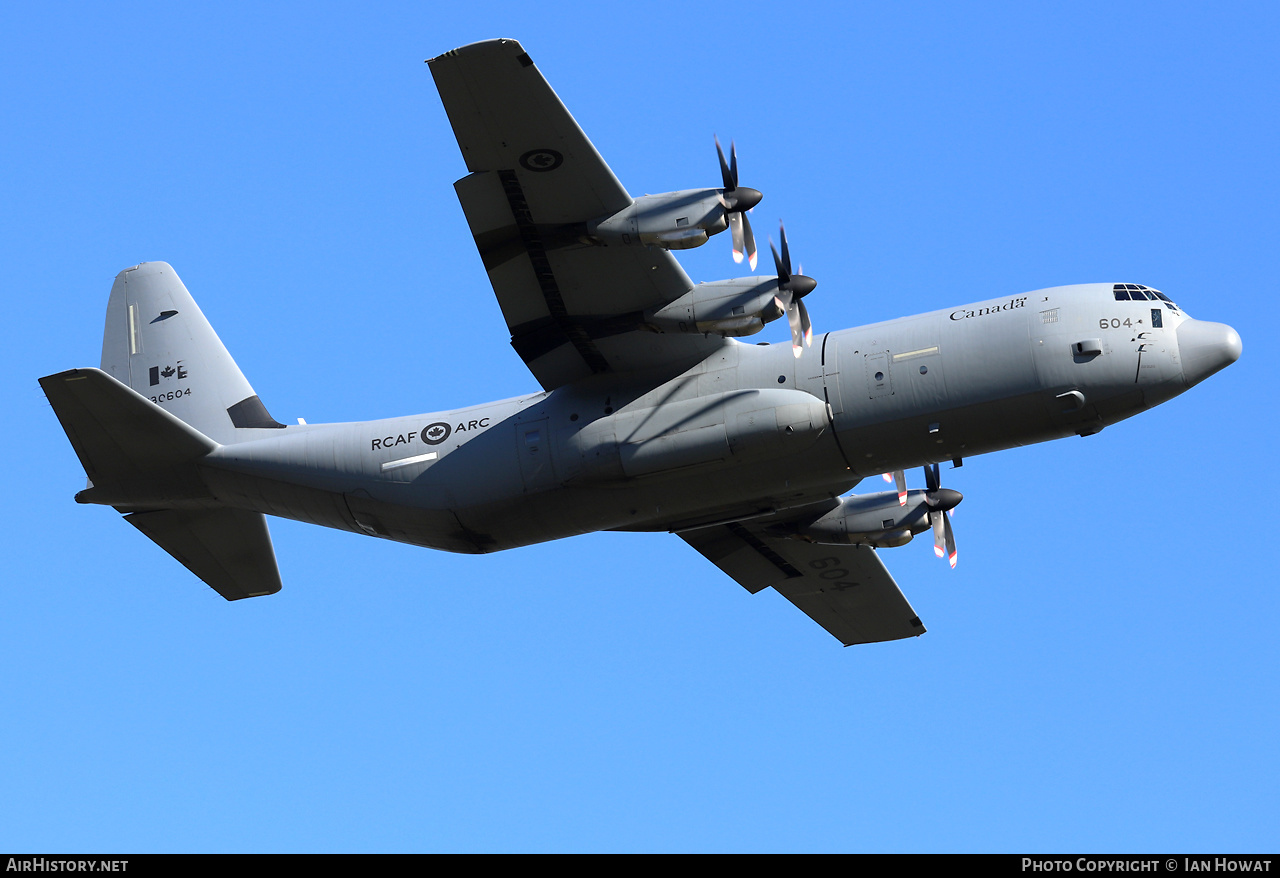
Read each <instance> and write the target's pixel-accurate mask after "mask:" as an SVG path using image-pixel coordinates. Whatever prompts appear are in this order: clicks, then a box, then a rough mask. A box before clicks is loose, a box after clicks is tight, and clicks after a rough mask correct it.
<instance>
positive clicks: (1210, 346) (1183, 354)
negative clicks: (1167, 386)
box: [1178, 320, 1242, 387]
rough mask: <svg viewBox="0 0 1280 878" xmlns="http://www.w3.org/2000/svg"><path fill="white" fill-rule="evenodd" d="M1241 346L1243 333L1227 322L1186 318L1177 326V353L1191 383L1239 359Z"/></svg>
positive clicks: (1184, 374) (1188, 381)
mask: <svg viewBox="0 0 1280 878" xmlns="http://www.w3.org/2000/svg"><path fill="white" fill-rule="evenodd" d="M1241 349H1242V345H1241V343H1240V334H1239V333H1238V332H1236V331H1235V330H1234V329H1232V328H1231V327H1230V326H1227V324H1225V323H1210V322H1209V321H1207V320H1186V321H1184V322H1183V323H1182V324H1181V325H1179V326H1178V356H1179V357H1180V358H1181V359H1182V377H1183V379H1184V380H1185V381H1186V382H1187V386H1188V387H1191V386H1192V385H1195V384H1199V383H1200V382H1201V381H1203V380H1204V379H1206V378H1208V377H1209V376H1210V375H1212V374H1213V373H1214V372H1217V371H1220V370H1222V369H1225V368H1227V367H1228V366H1230V365H1231V364H1232V363H1234V362H1235V361H1236V360H1238V359H1240V351H1241Z"/></svg>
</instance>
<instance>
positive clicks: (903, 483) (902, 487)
mask: <svg viewBox="0 0 1280 878" xmlns="http://www.w3.org/2000/svg"><path fill="white" fill-rule="evenodd" d="M893 480H894V481H895V482H897V483H898V505H899V506H906V505H907V474H906V473H905V472H903V471H902V470H894V473H893Z"/></svg>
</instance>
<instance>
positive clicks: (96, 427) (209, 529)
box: [40, 367, 280, 601]
mask: <svg viewBox="0 0 1280 878" xmlns="http://www.w3.org/2000/svg"><path fill="white" fill-rule="evenodd" d="M233 368H234V367H233ZM40 386H41V387H43V388H44V392H45V396H46V397H48V399H49V404H50V405H51V406H53V411H54V414H56V415H57V416H58V420H59V421H60V422H61V423H62V428H63V429H64V430H65V431H66V433H67V438H68V439H70V440H71V445H72V447H73V448H75V451H76V455H77V456H78V457H79V458H80V462H81V463H82V464H83V465H84V470H85V472H86V473H87V474H88V476H89V479H90V481H91V482H92V484H91V485H90V487H89V488H88V489H87V490H84V491H81V492H80V493H79V494H77V495H76V500H78V501H80V502H81V503H102V504H107V505H111V506H114V507H116V509H118V510H120V511H121V512H127V513H130V514H128V515H126V516H125V521H127V522H129V523H130V524H132V525H133V526H134V527H136V528H137V529H138V530H140V531H142V532H143V533H144V534H146V535H147V536H148V537H150V538H151V539H152V540H154V541H155V542H156V544H157V545H159V546H160V548H162V549H164V550H165V551H166V552H168V553H169V554H170V555H172V556H173V557H174V558H177V559H178V560H179V561H180V562H182V564H184V565H185V566H186V567H187V569H189V570H190V571H191V572H192V573H194V574H195V575H196V576H198V577H200V578H201V579H203V580H204V581H205V582H206V583H208V584H209V585H210V586H211V587H212V588H213V589H214V590H215V591H217V592H218V594H220V595H222V596H223V597H224V598H226V599H227V600H229V601H234V600H238V599H240V598H247V597H255V596H257V595H264V594H273V593H274V592H277V591H279V590H280V571H279V568H278V567H277V566H276V556H275V550H274V549H273V548H272V547H271V534H270V533H268V531H267V522H266V519H265V517H264V516H263V515H262V513H260V512H249V511H245V510H241V509H230V508H227V507H220V506H218V505H217V501H216V500H215V499H214V498H213V496H212V495H211V494H210V493H209V490H208V488H207V487H206V486H205V484H204V481H203V480H202V479H201V478H200V473H199V469H198V467H197V464H198V462H199V461H200V459H201V458H203V457H204V456H205V455H206V454H208V453H209V452H210V451H212V450H213V449H215V448H217V447H218V445H217V443H216V442H214V441H213V440H212V439H210V438H209V437H208V436H205V435H204V434H203V433H201V432H200V431H199V430H196V429H194V428H193V427H191V426H190V425H188V424H187V423H185V422H183V421H181V420H179V419H178V418H177V417H175V416H174V415H171V414H170V413H169V412H167V411H165V410H164V409H162V408H161V407H160V406H159V405H157V404H155V403H153V402H151V401H150V400H147V399H144V398H142V397H141V396H139V395H138V394H137V393H136V392H135V391H133V390H132V389H130V388H128V387H125V386H124V385H123V384H121V383H120V382H119V381H117V380H116V379H114V378H112V377H111V376H110V375H107V374H106V373H104V372H101V371H99V370H97V369H71V370H70V371H67V372H59V373H58V374H57V375H47V376H45V377H44V378H41V379H40Z"/></svg>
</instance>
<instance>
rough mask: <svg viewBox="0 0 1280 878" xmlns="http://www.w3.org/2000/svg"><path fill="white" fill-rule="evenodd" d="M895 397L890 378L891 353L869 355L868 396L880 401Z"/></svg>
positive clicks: (882, 352) (881, 352)
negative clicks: (882, 398)
mask: <svg viewBox="0 0 1280 878" xmlns="http://www.w3.org/2000/svg"><path fill="white" fill-rule="evenodd" d="M892 395H893V382H892V380H891V379H890V376H889V352H888V351H880V352H878V353H874V354H867V396H869V397H870V398H871V399H878V398H879V397H882V396H892Z"/></svg>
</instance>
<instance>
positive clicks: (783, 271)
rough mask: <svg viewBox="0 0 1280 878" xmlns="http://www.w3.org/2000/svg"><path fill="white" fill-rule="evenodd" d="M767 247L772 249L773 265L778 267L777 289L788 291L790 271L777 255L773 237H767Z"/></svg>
mask: <svg viewBox="0 0 1280 878" xmlns="http://www.w3.org/2000/svg"><path fill="white" fill-rule="evenodd" d="M769 249H770V250H772V251H773V265H774V268H776V269H778V289H786V290H788V292H789V291H790V289H789V286H788V285H789V284H790V283H791V272H790V271H789V270H788V269H787V268H786V267H784V266H783V264H782V257H781V256H779V255H778V248H777V247H775V246H773V239H772V238H770V239H769Z"/></svg>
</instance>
